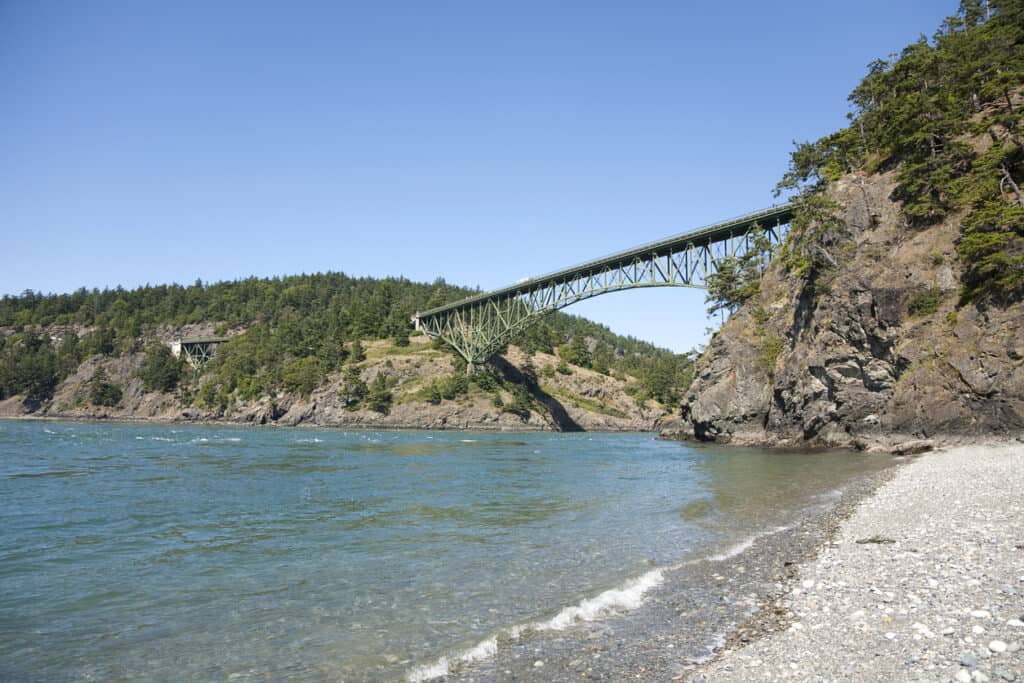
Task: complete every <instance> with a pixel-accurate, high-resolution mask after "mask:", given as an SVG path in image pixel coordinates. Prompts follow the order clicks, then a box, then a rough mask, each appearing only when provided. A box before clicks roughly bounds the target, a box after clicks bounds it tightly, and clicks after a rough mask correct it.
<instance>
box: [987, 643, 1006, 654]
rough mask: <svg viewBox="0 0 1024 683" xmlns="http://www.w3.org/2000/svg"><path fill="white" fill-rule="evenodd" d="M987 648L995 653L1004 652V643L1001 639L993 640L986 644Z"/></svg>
mask: <svg viewBox="0 0 1024 683" xmlns="http://www.w3.org/2000/svg"><path fill="white" fill-rule="evenodd" d="M988 649H989V650H992V652H996V653H1000V652H1006V643H1004V642H1003V641H1001V640H993V641H991V642H990V643H989V644H988Z"/></svg>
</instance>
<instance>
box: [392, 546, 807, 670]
mask: <svg viewBox="0 0 1024 683" xmlns="http://www.w3.org/2000/svg"><path fill="white" fill-rule="evenodd" d="M790 528H791V527H790V526H777V527H773V528H771V529H766V530H764V531H759V532H757V533H755V534H751V535H750V536H748V537H747V538H745V539H743V540H742V541H739V542H738V543H735V544H733V545H731V546H729V547H728V548H726V549H725V550H723V551H721V552H718V553H715V554H713V555H707V556H704V557H698V558H695V559H692V560H688V561H686V562H681V563H679V564H675V565H671V566H669V567H660V568H657V569H652V570H651V571H649V572H647V573H645V574H643V575H641V576H639V577H636V578H634V579H630V580H628V581H626V582H625V583H623V584H622V585H620V586H619V587H617V588H611V589H609V590H606V591H604V592H603V593H600V594H598V595H597V596H595V597H593V598H586V599H584V600H582V601H580V602H579V603H577V604H575V605H571V606H569V607H566V608H564V609H563V610H562V611H560V612H559V613H558V614H556V615H555V616H553V617H551V618H550V619H547V620H544V621H537V622H529V623H526V624H520V625H517V626H513V627H512V628H509V629H504V630H502V631H500V632H499V633H498V634H496V635H493V636H490V637H489V638H485V639H484V640H482V641H480V642H479V643H477V644H476V645H474V646H473V647H471V648H469V649H467V650H463V651H462V652H459V653H457V654H453V655H444V656H441V657H439V658H438V659H436V660H435V661H433V662H431V663H430V664H424V665H422V666H418V667H416V668H414V669H412V670H411V671H409V672H408V673H407V674H406V680H407V681H408V682H409V683H426V681H431V680H434V679H437V678H442V677H444V676H447V675H448V674H450V673H452V672H453V670H455V669H458V668H459V667H460V666H462V665H465V664H471V663H473V662H477V661H481V660H485V659H489V658H491V657H493V656H495V655H496V654H497V653H498V641H499V640H506V639H507V640H513V641H514V640H517V639H519V637H520V636H522V635H523V634H524V633H529V632H533V633H535V632H539V631H564V630H565V629H567V628H569V627H570V626H573V625H574V624H578V623H581V622H589V621H596V620H598V619H601V618H604V617H608V616H612V615H615V614H619V613H621V612H626V611H630V610H634V609H636V608H638V607H640V606H641V605H642V604H643V603H644V598H645V596H646V595H647V593H649V592H650V591H651V590H652V589H654V588H657V587H658V586H660V585H661V584H662V583H664V581H665V573H666V572H668V571H674V570H678V569H682V568H683V567H685V566H689V565H694V564H698V563H700V562H723V561H725V560H728V559H730V558H732V557H735V556H737V555H739V554H741V553H743V552H744V551H746V550H748V549H749V548H750V547H751V546H752V545H754V543H756V542H757V541H758V540H759V539H761V538H764V537H765V536H771V535H773V534H777V533H780V532H782V531H786V530H788V529H790ZM719 641H720V642H719ZM723 643H724V636H719V637H718V639H717V640H716V642H715V643H714V644H712V645H710V646H709V647H708V650H709V652H711V653H714V651H715V650H716V649H718V648H719V647H721V645H722V644H723Z"/></svg>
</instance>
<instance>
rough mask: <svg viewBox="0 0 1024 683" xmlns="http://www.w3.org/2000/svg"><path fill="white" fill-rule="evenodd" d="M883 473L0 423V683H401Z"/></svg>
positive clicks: (625, 451) (579, 450) (827, 466)
mask: <svg viewBox="0 0 1024 683" xmlns="http://www.w3.org/2000/svg"><path fill="white" fill-rule="evenodd" d="M882 464H883V462H882V461H881V460H880V459H878V458H867V457H864V456H851V455H844V454H817V455H806V454H804V455H792V454H790V455H787V454H766V453H758V452H754V451H737V450H728V449H721V448H719V449H709V448H693V447H687V446H684V445H682V444H679V443H674V442H663V441H657V440H655V439H654V438H653V437H652V436H651V435H608V434H516V435H507V434H479V433H455V432H370V431H361V432H355V431H350V432H345V431H340V430H327V429H252V428H248V429H246V428H227V427H213V426H168V425H126V424H91V423H90V424H85V423H56V422H26V421H0V680H17V681H21V680H40V681H54V680H226V679H228V678H230V679H231V680H242V681H244V680H359V681H361V680H393V679H399V680H400V679H402V678H404V677H406V676H407V675H408V674H409V673H410V672H411V671H414V670H415V669H416V668H417V667H422V666H425V665H429V664H430V663H431V662H436V661H437V659H438V658H439V657H441V656H443V655H445V654H449V655H450V654H452V653H456V652H459V651H462V650H465V648H469V647H472V646H473V644H474V643H479V642H480V641H482V640H484V639H486V638H489V637H491V636H493V635H494V634H495V633H498V632H499V631H501V630H502V629H508V628H509V627H511V626H515V625H517V624H529V623H536V622H538V621H540V620H544V619H551V618H552V617H555V616H557V615H558V614H560V613H563V614H564V613H565V610H566V608H571V607H572V606H573V605H578V604H580V603H581V601H586V600H588V599H592V598H593V597H594V596H597V595H599V594H601V593H602V591H606V590H608V589H610V588H615V587H617V586H623V585H631V584H630V583H629V582H630V581H631V580H633V579H636V578H637V577H641V576H644V575H645V574H647V573H649V572H650V571H651V570H652V568H657V567H664V566H669V565H671V564H673V563H677V562H680V561H684V560H686V559H687V558H693V557H700V556H702V555H707V554H709V553H716V552H722V551H723V549H727V548H730V547H733V546H735V545H736V544H737V543H742V542H743V540H744V539H746V538H749V537H750V536H751V535H753V534H757V533H762V532H764V530H766V529H770V528H772V527H774V526H777V525H780V524H785V523H786V522H787V520H789V519H791V518H792V516H793V515H795V514H797V512H799V510H801V509H804V508H806V507H808V506H814V505H822V504H825V503H827V501H828V500H829V498H830V495H831V493H830V492H833V491H834V490H835V489H836V487H837V486H840V485H841V484H842V483H843V482H846V481H849V480H850V479H851V477H854V476H856V475H857V474H859V473H861V472H864V471H867V470H871V469H875V468H877V467H880V466H881V465H882ZM628 606H629V605H628V604H626V603H623V604H622V605H619V606H618V607H619V608H620V609H625V608H627V607H628ZM596 617H597V618H610V617H608V616H607V615H605V614H603V613H602V614H598V615H596ZM588 618H589V617H588Z"/></svg>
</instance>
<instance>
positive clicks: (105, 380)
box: [89, 367, 122, 407]
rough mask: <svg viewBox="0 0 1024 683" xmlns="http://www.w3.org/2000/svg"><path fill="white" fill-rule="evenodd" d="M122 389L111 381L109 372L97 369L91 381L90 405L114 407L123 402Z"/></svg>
mask: <svg viewBox="0 0 1024 683" xmlns="http://www.w3.org/2000/svg"><path fill="white" fill-rule="evenodd" d="M121 395H122V392H121V387H120V386H118V385H117V384H114V383H113V382H111V381H110V378H109V377H108V376H107V371H106V370H104V369H103V368H102V367H100V368H97V369H96V372H94V373H93V375H92V379H90V380H89V403H92V404H93V405H94V406H106V407H113V406H116V405H117V404H118V403H120V402H121Z"/></svg>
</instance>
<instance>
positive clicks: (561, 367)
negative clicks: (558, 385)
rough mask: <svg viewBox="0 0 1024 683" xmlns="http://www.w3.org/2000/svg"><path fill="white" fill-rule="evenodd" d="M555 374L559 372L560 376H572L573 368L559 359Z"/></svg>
mask: <svg viewBox="0 0 1024 683" xmlns="http://www.w3.org/2000/svg"><path fill="white" fill-rule="evenodd" d="M555 372H557V373H558V374H560V375H571V374H572V368H570V367H569V364H568V363H566V362H565V361H564V360H561V359H559V360H558V365H556V366H555Z"/></svg>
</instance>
